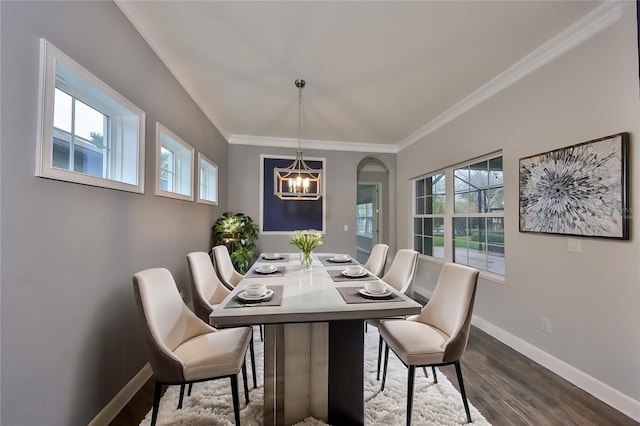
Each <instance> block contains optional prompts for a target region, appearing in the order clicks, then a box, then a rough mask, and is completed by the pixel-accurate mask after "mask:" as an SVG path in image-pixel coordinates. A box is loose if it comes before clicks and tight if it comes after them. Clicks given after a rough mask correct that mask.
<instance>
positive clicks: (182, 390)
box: [178, 383, 184, 410]
mask: <svg viewBox="0 0 640 426" xmlns="http://www.w3.org/2000/svg"><path fill="white" fill-rule="evenodd" d="M183 398H184V383H183V384H181V385H180V398H179V399H178V410H180V409H182V400H183Z"/></svg>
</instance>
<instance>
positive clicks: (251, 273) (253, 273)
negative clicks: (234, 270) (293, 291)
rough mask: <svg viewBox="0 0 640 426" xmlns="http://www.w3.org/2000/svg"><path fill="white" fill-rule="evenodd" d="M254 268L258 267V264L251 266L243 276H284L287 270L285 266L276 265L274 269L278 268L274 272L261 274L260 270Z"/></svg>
mask: <svg viewBox="0 0 640 426" xmlns="http://www.w3.org/2000/svg"><path fill="white" fill-rule="evenodd" d="M274 266H275V265H274ZM256 268H259V266H256V267H254V268H251V270H250V271H249V272H247V273H246V274H245V276H244V277H245V278H271V277H284V273H285V271H286V270H287V267H286V266H276V269H278V270H277V271H276V272H271V273H270V274H261V273H260V272H256Z"/></svg>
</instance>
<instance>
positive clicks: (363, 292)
mask: <svg viewBox="0 0 640 426" xmlns="http://www.w3.org/2000/svg"><path fill="white" fill-rule="evenodd" d="M358 293H360V294H361V295H363V296H365V297H380V298H382V297H389V296H390V295H391V290H389V289H388V288H385V289H384V291H383V292H382V293H369V292H368V291H367V290H366V289H364V288H361V289H360V290H358Z"/></svg>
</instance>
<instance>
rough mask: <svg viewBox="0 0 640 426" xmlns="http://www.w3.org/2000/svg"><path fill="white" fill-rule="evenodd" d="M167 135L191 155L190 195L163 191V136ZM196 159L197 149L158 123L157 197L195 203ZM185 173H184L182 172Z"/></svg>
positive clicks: (189, 159) (189, 160)
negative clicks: (194, 164) (194, 176)
mask: <svg viewBox="0 0 640 426" xmlns="http://www.w3.org/2000/svg"><path fill="white" fill-rule="evenodd" d="M163 134H165V135H167V136H169V137H170V138H171V139H173V141H175V142H176V143H177V144H178V145H181V146H182V148H184V151H186V152H188V153H189V156H188V157H189V158H188V163H189V168H190V169H189V176H190V179H189V180H190V182H189V194H186V195H185V194H181V193H178V192H172V191H163V190H162V182H161V177H162V170H161V164H162V155H161V153H162V149H161V148H162V135H163ZM194 157H195V149H193V147H192V146H191V145H189V144H188V143H186V142H185V141H184V140H183V139H182V138H180V137H179V136H178V135H176V134H175V133H173V132H172V131H171V130H169V129H167V128H166V127H165V126H163V125H162V124H160V123H159V122H156V195H159V196H161V197H168V198H175V199H177V200H183V201H193V180H194V179H193V169H194V167H193V163H194ZM181 161H182V162H183V165H182V166H184V161H183V160H181ZM182 173H183V172H182ZM182 173H181V174H182Z"/></svg>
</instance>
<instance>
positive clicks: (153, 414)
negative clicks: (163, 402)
mask: <svg viewBox="0 0 640 426" xmlns="http://www.w3.org/2000/svg"><path fill="white" fill-rule="evenodd" d="M161 393H162V384H161V383H160V382H158V381H157V380H156V386H155V390H154V392H153V409H152V411H151V426H155V425H156V420H157V419H158V409H159V408H160V394H161Z"/></svg>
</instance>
